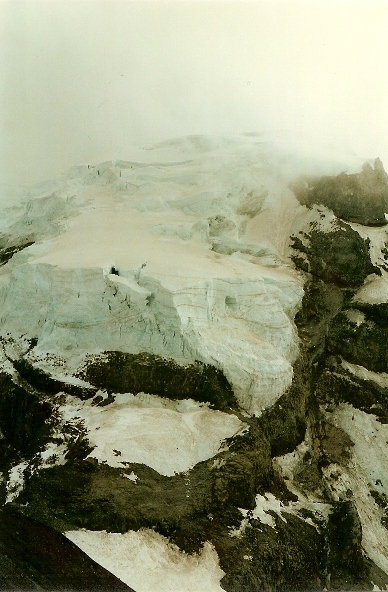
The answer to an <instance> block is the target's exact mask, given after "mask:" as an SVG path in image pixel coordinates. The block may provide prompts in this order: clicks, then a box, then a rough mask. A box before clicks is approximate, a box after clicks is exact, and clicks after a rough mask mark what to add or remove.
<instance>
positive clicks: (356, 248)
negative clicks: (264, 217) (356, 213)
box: [292, 222, 381, 287]
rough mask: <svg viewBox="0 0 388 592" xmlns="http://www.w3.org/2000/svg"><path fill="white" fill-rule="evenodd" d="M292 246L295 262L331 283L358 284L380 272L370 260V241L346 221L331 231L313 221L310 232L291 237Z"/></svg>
mask: <svg viewBox="0 0 388 592" xmlns="http://www.w3.org/2000/svg"><path fill="white" fill-rule="evenodd" d="M292 246H293V248H294V249H295V251H296V252H297V253H296V254H295V255H294V256H293V261H294V263H295V265H296V266H297V267H300V268H301V269H303V271H308V272H310V273H311V274H312V275H313V276H315V277H318V278H321V279H322V280H324V281H325V282H328V283H333V284H336V285H338V286H342V287H356V286H360V285H361V284H362V283H363V282H364V280H365V278H366V277H367V276H368V275H369V274H372V273H377V274H378V275H380V274H381V271H380V269H379V268H378V267H376V266H374V265H373V264H372V262H371V259H370V254H369V244H368V241H367V240H364V239H362V238H361V236H360V235H359V234H358V232H356V231H355V230H353V228H351V227H350V226H349V225H348V224H345V223H343V222H337V224H336V225H335V227H334V228H332V229H330V230H328V231H327V230H326V231H325V230H324V229H320V228H319V227H318V228H316V226H315V225H314V224H311V225H310V232H308V233H307V234H306V233H305V232H301V233H299V236H294V237H293V238H292Z"/></svg>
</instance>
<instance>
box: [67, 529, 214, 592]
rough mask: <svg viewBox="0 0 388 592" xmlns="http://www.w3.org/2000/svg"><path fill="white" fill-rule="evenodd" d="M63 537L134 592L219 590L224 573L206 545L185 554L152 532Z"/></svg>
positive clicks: (85, 532)
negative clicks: (194, 553)
mask: <svg viewBox="0 0 388 592" xmlns="http://www.w3.org/2000/svg"><path fill="white" fill-rule="evenodd" d="M65 534H66V536H67V538H68V539H70V540H71V541H72V542H73V543H75V544H76V545H78V547H80V549H82V551H84V552H85V553H86V554H87V555H89V557H91V558H92V559H94V561H96V562H97V563H99V564H100V565H102V567H105V569H107V570H108V571H110V572H111V573H113V574H114V575H115V576H117V577H118V578H119V579H120V580H122V581H123V582H124V583H125V584H128V586H131V587H132V588H133V589H134V590H136V592H150V590H152V591H154V592H205V591H206V592H222V591H223V588H221V586H220V580H221V578H222V577H223V575H224V572H223V571H222V569H221V568H220V566H219V563H218V556H217V553H216V551H215V549H214V547H213V546H212V545H211V544H210V543H205V544H204V546H203V549H202V551H201V552H200V553H199V554H198V555H187V554H186V553H184V552H182V551H180V550H179V548H178V547H177V546H176V545H173V544H171V543H169V542H168V539H166V538H165V537H163V536H162V535H160V534H157V533H156V532H153V531H152V530H145V529H142V530H139V531H137V532H133V531H129V532H126V533H124V534H119V533H113V532H109V533H108V532H105V531H102V532H101V531H99V532H93V531H90V530H89V531H88V530H73V531H69V532H66V533H65Z"/></svg>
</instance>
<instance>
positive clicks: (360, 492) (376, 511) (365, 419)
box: [324, 404, 388, 573]
mask: <svg viewBox="0 0 388 592" xmlns="http://www.w3.org/2000/svg"><path fill="white" fill-rule="evenodd" d="M330 419H331V421H333V422H334V423H335V425H337V426H338V427H340V428H342V429H343V430H344V431H346V432H347V433H348V434H349V436H350V437H351V439H352V441H353V443H354V446H353V447H352V457H351V460H350V463H349V466H348V467H346V468H345V467H341V466H338V465H334V464H332V465H329V466H328V467H326V468H325V469H324V473H325V475H326V477H327V479H328V482H329V483H330V486H331V490H332V494H333V496H334V499H347V491H349V490H351V491H352V492H353V496H354V502H355V504H356V507H357V511H358V514H359V516H360V520H361V524H362V545H363V548H364V550H365V552H366V553H367V555H369V557H370V558H371V559H372V560H373V561H374V562H375V563H376V565H378V566H379V567H380V568H381V569H382V570H383V571H385V573H388V536H387V530H386V528H385V527H384V526H383V525H382V524H381V518H382V510H381V508H379V507H378V505H377V504H376V503H375V500H374V498H373V497H372V496H371V495H370V490H371V489H374V490H376V491H378V492H380V493H384V494H385V495H388V454H387V450H388V446H387V445H388V425H386V424H381V423H380V422H379V421H378V420H377V419H376V417H375V416H373V415H371V414H368V413H365V412H363V411H360V410H359V409H355V408H354V407H352V406H351V405H348V404H342V405H340V406H339V407H338V408H337V409H335V411H334V412H333V413H332V414H331V417H330Z"/></svg>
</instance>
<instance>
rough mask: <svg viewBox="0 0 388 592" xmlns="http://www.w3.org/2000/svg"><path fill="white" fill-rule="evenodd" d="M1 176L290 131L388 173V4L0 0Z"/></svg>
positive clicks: (38, 176) (53, 171)
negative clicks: (179, 139) (138, 148)
mask: <svg viewBox="0 0 388 592" xmlns="http://www.w3.org/2000/svg"><path fill="white" fill-rule="evenodd" d="M0 12H1V14H0V72H1V74H0V109H1V111H0V118H1V136H0V138H1V139H0V148H1V160H0V175H1V179H2V180H3V181H6V182H10V183H13V182H21V183H29V182H35V181H37V180H42V179H44V178H47V177H53V176H56V175H57V174H58V173H59V172H61V171H62V170H64V169H65V168H67V167H68V166H70V165H72V164H74V163H77V162H85V161H90V162H93V161H99V160H105V159H114V158H123V159H125V158H126V152H127V151H128V147H129V146H130V145H133V144H143V145H144V144H148V143H150V142H153V141H158V140H161V139H167V138H170V137H176V136H181V135H187V134H202V133H211V134H226V133H227V134H229V133H240V132H251V131H261V130H267V131H268V130H269V131H272V130H279V131H280V132H281V131H282V130H285V131H287V133H288V137H291V138H294V139H295V143H296V144H297V143H298V142H304V143H305V145H309V143H310V142H311V146H312V151H313V150H314V149H315V148H316V147H317V146H318V145H320V144H323V143H325V144H327V143H329V144H330V143H331V144H332V145H333V146H334V145H338V146H339V145H342V144H343V145H345V144H346V145H347V146H348V147H349V149H351V150H353V151H355V152H356V153H357V154H360V155H361V156H365V157H371V156H375V155H381V156H382V157H383V158H385V160H386V165H387V168H388V75H387V72H388V67H387V56H388V2H387V1H385V0H382V1H381V2H377V1H374V0H365V1H360V2H358V1H357V0H335V1H334V0H333V1H332V2H330V1H328V0H322V1H321V0H308V1H306V2H301V1H297V0H288V1H286V0H283V1H281V0H265V1H264V0H257V1H251V2H244V1H241V0H235V1H229V2H224V1H222V0H212V1H210V2H202V1H200V0H191V1H190V0H178V1H175V2H173V1H169V2H167V1H164V0H158V1H157V2H149V1H146V0H142V1H130V0H107V1H105V0H24V1H23V0H0Z"/></svg>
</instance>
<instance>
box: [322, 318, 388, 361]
mask: <svg viewBox="0 0 388 592" xmlns="http://www.w3.org/2000/svg"><path fill="white" fill-rule="evenodd" d="M327 350H328V353H329V354H338V355H340V356H342V357H343V358H345V359H346V360H347V361H348V362H353V363H354V364H358V365H360V366H364V367H365V368H367V369H368V370H372V371H374V372H388V328H387V327H384V326H381V324H378V323H376V322H375V321H374V320H372V319H368V318H367V317H365V316H364V315H362V314H361V315H359V316H353V314H352V310H344V311H341V313H339V314H338V315H337V316H336V317H335V318H334V319H333V321H332V323H331V324H330V327H329V333H328V339H327Z"/></svg>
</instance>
